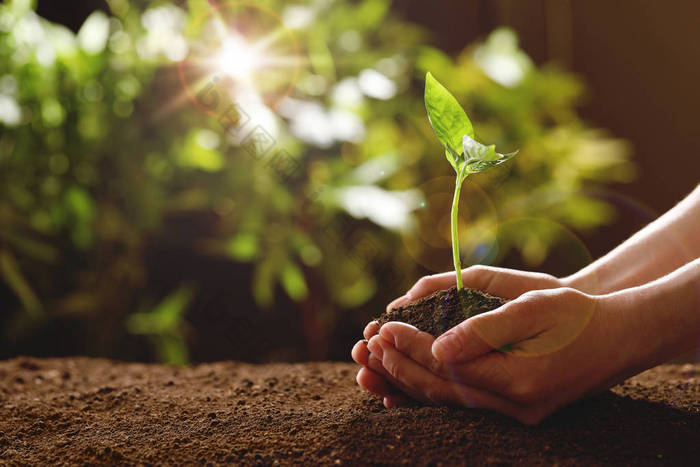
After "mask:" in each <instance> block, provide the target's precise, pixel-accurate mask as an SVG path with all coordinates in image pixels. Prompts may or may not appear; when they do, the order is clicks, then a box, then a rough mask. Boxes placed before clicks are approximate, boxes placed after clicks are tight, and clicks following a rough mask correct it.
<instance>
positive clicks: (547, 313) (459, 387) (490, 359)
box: [358, 288, 644, 424]
mask: <svg viewBox="0 0 700 467" xmlns="http://www.w3.org/2000/svg"><path fill="white" fill-rule="evenodd" d="M607 297H609V296H602V297H594V296H590V295H586V294H583V293H581V292H579V291H576V290H574V289H569V288H559V289H553V290H542V291H533V292H528V293H525V294H524V295H522V296H520V297H518V298H517V299H515V300H513V301H511V302H509V303H507V304H505V305H504V306H502V307H500V308H499V309H497V310H494V311H491V312H487V313H484V314H481V315H477V316H475V317H472V318H470V319H468V320H466V321H464V322H462V323H461V324H459V325H458V326H456V327H454V328H452V329H451V330H450V331H448V332H446V333H445V334H443V335H442V336H440V337H439V338H438V339H434V338H433V337H432V336H431V335H430V334H427V333H424V332H421V331H419V330H417V329H416V328H414V327H412V326H410V325H407V324H405V323H398V322H392V323H386V324H385V325H384V326H382V327H381V329H380V330H379V333H378V335H375V336H373V337H372V338H371V339H370V340H369V343H368V344H367V348H368V350H369V352H370V353H371V355H372V358H369V359H368V360H367V366H368V367H369V369H371V370H372V371H374V372H376V373H377V374H379V375H382V376H383V377H385V378H387V380H388V381H390V382H391V383H392V384H393V385H394V387H396V388H398V389H400V390H401V391H402V392H403V393H404V394H406V395H408V396H410V397H413V398H415V399H418V400H420V401H423V402H425V403H441V404H442V403H454V404H460V405H466V406H470V407H472V406H475V407H480V408H487V409H492V410H496V411H499V412H502V413H504V414H507V415H510V416H512V417H514V418H517V419H518V420H520V421H522V422H523V423H526V424H534V423H537V422H539V421H540V420H542V419H543V418H544V417H546V416H547V415H548V414H550V413H552V412H553V411H554V410H556V409H557V408H559V407H561V406H563V405H565V404H567V403H569V402H572V401H574V400H576V399H578V398H580V397H582V396H585V395H588V394H592V393H595V392H598V391H601V390H604V389H606V388H608V387H610V386H612V385H614V384H616V383H618V382H620V381H622V380H624V379H625V378H627V377H629V376H631V375H633V374H635V373H636V372H637V371H639V368H634V363H633V362H635V361H639V358H638V357H639V356H638V355H637V354H638V353H639V352H640V350H641V349H643V348H644V346H643V345H641V346H640V345H639V343H638V342H637V341H638V340H637V339H636V338H635V336H634V332H633V331H631V329H633V327H631V326H629V324H630V323H627V322H626V321H627V320H628V319H627V318H626V317H627V316H630V313H626V312H621V311H620V310H619V308H620V303H619V302H610V301H609V300H608V298H607ZM506 345H507V346H509V347H510V349H509V350H507V351H505V352H497V351H495V350H494V349H499V348H502V347H503V346H506ZM358 379H361V384H362V383H363V382H367V381H365V379H366V376H363V377H362V378H359V375H358ZM372 384H376V380H372V382H371V383H369V386H370V387H368V389H370V390H372V389H371V388H372V386H371V385H372ZM373 389H379V390H380V391H381V390H382V389H384V390H386V389H387V388H386V387H381V388H380V387H376V386H375V387H373ZM375 392H377V391H375ZM388 394H389V396H390V397H389V403H390V405H394V404H396V405H398V404H400V403H402V402H403V400H401V399H399V398H397V397H396V396H395V395H394V393H388Z"/></svg>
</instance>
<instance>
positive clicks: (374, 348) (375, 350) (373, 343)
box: [367, 338, 384, 360]
mask: <svg viewBox="0 0 700 467" xmlns="http://www.w3.org/2000/svg"><path fill="white" fill-rule="evenodd" d="M367 348H368V349H369V352H370V353H371V354H372V355H374V356H375V357H377V358H378V359H379V360H381V359H382V356H383V355H384V351H383V350H382V346H381V345H379V344H378V343H377V340H376V339H374V338H372V339H370V340H369V342H368V343H367Z"/></svg>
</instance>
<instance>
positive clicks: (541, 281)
mask: <svg viewBox="0 0 700 467" xmlns="http://www.w3.org/2000/svg"><path fill="white" fill-rule="evenodd" d="M462 280H463V282H464V286H465V287H470V288H473V289H477V290H482V291H484V292H486V293H489V294H491V295H496V296H499V297H503V298H508V299H514V298H517V297H518V296H520V295H521V294H523V293H525V292H528V291H530V290H539V289H548V288H557V287H562V286H563V283H562V281H561V280H560V279H557V278H556V277H554V276H551V275H549V274H542V273H535V272H525V271H518V270H514V269H504V268H496V267H491V266H472V267H470V268H466V269H464V270H462ZM453 285H455V274H454V272H446V273H443V274H435V275H432V276H425V277H423V278H421V279H420V280H419V281H418V282H416V284H415V285H414V286H413V287H412V288H411V289H410V290H409V291H408V292H406V294H405V295H403V296H402V297H399V298H397V299H396V300H394V301H393V302H391V303H390V304H389V305H388V306H387V310H391V309H392V308H396V307H399V306H401V305H404V304H406V303H409V302H411V301H414V300H417V299H419V298H421V297H424V296H427V295H429V294H431V293H432V292H435V291H437V290H443V289H447V288H450V287H452V286H453ZM378 331H379V323H377V322H376V321H372V322H371V323H369V324H368V325H367V326H366V327H365V329H364V332H363V335H364V337H365V339H366V340H369V339H371V338H372V337H373V336H374V335H376V334H377V332H378ZM352 357H353V359H354V360H355V361H356V362H357V363H359V364H360V365H362V366H363V368H361V369H360V371H359V373H358V375H357V382H358V384H360V386H362V387H364V388H365V389H367V390H368V391H371V392H374V393H376V394H378V395H380V396H382V397H384V402H385V405H386V404H388V405H387V406H389V405H397V404H399V403H402V402H404V401H405V400H406V397H405V395H404V394H403V393H402V391H400V389H398V387H397V384H398V383H397V381H396V380H395V379H394V378H392V377H391V375H389V374H388V373H386V372H385V371H381V370H376V371H372V370H370V369H369V359H370V357H371V356H370V352H369V351H368V350H367V343H366V341H359V342H358V343H357V344H355V347H354V348H353V350H352ZM375 363H376V362H375ZM373 366H374V367H375V368H376V367H378V366H377V365H376V364H375V365H373ZM399 386H400V385H399Z"/></svg>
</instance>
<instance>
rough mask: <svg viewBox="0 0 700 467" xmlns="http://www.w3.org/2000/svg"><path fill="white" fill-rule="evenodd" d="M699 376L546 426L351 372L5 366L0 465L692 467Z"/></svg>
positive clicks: (658, 372)
mask: <svg viewBox="0 0 700 467" xmlns="http://www.w3.org/2000/svg"><path fill="white" fill-rule="evenodd" d="M698 369H700V366H697V365H696V366H693V365H691V364H686V365H665V366H660V367H657V368H655V369H652V370H650V371H647V372H645V373H642V374H640V375H638V376H636V377H634V378H632V379H630V380H628V381H626V382H625V383H624V384H622V385H620V386H616V387H615V388H613V389H612V391H608V392H606V393H604V394H602V395H599V396H596V397H594V398H591V399H588V400H585V401H581V402H579V403H576V404H574V405H572V406H569V407H567V408H564V409H562V410H561V411H559V412H557V413H556V414H554V415H552V416H551V417H549V418H548V419H546V420H545V421H543V422H542V423H541V424H540V425H538V426H536V427H526V426H523V425H521V424H520V423H518V422H517V421H514V420H512V419H509V418H506V417H504V416H501V415H498V414H495V413H490V412H485V411H481V410H477V409H467V408H455V407H425V406H413V407H405V408H400V409H394V410H387V409H385V408H384V407H383V406H382V405H381V403H380V401H379V400H377V399H376V398H375V397H373V396H371V395H369V394H368V393H366V392H364V391H363V390H361V389H360V388H359V387H358V386H357V385H356V383H355V381H354V377H355V372H356V370H357V368H356V367H355V365H353V364H350V363H305V364H268V365H259V366H257V365H250V364H244V363H235V362H222V363H211V364H200V365H196V366H192V367H185V368H179V367H170V366H164V365H146V364H138V363H120V362H114V361H108V360H95V359H88V358H71V359H47V360H42V359H33V358H19V359H13V360H8V361H2V362H0V464H11V465H12V464H15V465H37V464H163V463H164V464H183V463H202V464H204V463H211V464H231V463H233V464H243V465H255V464H264V465H281V464H282V465H287V464H303V465H316V464H325V465H348V464H353V465H354V464H411V465H413V464H419V465H425V464H431V465H440V464H444V465H450V464H465V463H466V464H470V465H472V464H526V465H532V464H548V465H551V464H560V465H610V464H614V465H619V464H624V465H638V464H641V465H649V464H659V463H664V464H665V463H668V464H674V465H683V464H686V465H690V464H694V463H696V462H697V460H698V459H700V403H699V401H700V377H698V375H697V373H696V372H697V370H698Z"/></svg>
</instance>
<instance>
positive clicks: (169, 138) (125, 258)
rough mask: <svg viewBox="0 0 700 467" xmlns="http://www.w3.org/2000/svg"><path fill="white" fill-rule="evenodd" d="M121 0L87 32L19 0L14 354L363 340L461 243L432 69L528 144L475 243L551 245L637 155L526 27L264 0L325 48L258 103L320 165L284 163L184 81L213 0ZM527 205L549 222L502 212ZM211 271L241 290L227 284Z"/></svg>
mask: <svg viewBox="0 0 700 467" xmlns="http://www.w3.org/2000/svg"><path fill="white" fill-rule="evenodd" d="M108 4H109V6H110V8H111V12H110V15H106V14H103V13H100V12H97V13H94V14H93V15H92V16H90V17H89V18H88V19H87V21H86V22H85V24H84V25H83V27H82V28H81V30H80V32H79V33H78V34H77V35H76V34H73V33H72V32H70V31H68V30H67V29H65V28H64V27H62V26H59V25H56V24H51V23H49V22H47V21H44V20H42V19H41V18H39V17H37V16H36V14H35V13H34V11H33V3H32V2H30V1H17V0H15V1H10V2H5V3H3V4H2V5H0V132H1V133H0V135H1V137H0V193H1V195H0V277H1V278H2V284H4V285H3V287H4V289H3V291H2V292H0V293H2V294H3V297H4V302H5V303H6V306H4V307H3V309H4V311H3V314H2V318H1V319H2V323H3V324H2V332H3V334H4V335H3V341H2V342H3V345H2V353H3V354H6V355H7V354H13V353H16V352H20V351H21V352H26V353H39V354H41V353H43V354H61V353H64V352H65V353H76V352H81V353H90V354H93V355H107V356H114V357H121V358H160V359H165V360H169V361H172V362H184V361H186V360H188V359H199V358H246V359H258V360H260V359H267V358H306V357H312V358H323V357H326V356H337V355H344V353H346V352H344V350H343V349H345V348H346V347H347V344H348V343H349V342H351V341H352V339H354V334H355V333H356V331H357V330H358V329H360V327H361V324H362V323H363V322H365V321H366V320H367V318H368V317H370V316H372V315H374V314H376V313H377V311H376V310H380V309H381V307H382V306H383V303H385V302H386V301H387V300H388V299H390V298H391V297H393V296H395V295H396V294H397V293H399V292H402V291H403V290H405V288H406V287H407V286H408V285H410V283H411V282H412V281H413V280H415V278H416V277H418V276H419V275H420V274H422V273H423V272H425V268H426V267H428V268H431V269H441V268H442V269H447V268H448V267H449V264H450V261H449V258H450V255H449V251H450V250H449V232H447V234H446V235H445V232H443V231H442V230H441V229H440V228H439V223H438V224H435V223H433V222H432V221H431V219H434V218H436V216H437V217H439V216H440V214H438V213H441V212H443V211H444V209H443V206H439V205H437V204H433V203H432V202H431V197H430V193H427V188H426V187H427V186H429V185H430V183H431V181H435V180H438V181H439V180H440V178H439V177H441V176H444V175H446V174H448V173H449V167H446V166H445V164H442V163H440V162H439V161H440V159H441V157H442V156H441V155H439V154H435V151H434V143H433V137H432V135H431V130H430V127H429V125H428V123H427V122H426V121H425V117H424V113H423V112H424V111H423V105H422V99H421V94H422V77H423V76H424V74H425V72H426V71H427V70H431V71H433V72H434V73H435V74H436V75H438V76H440V77H441V79H443V80H444V82H445V84H446V86H447V87H448V88H449V89H451V90H452V92H453V93H454V94H455V96H456V97H457V98H458V99H459V100H460V102H463V103H465V105H466V107H467V111H468V113H469V115H470V116H471V117H472V120H473V121H474V122H475V123H476V125H477V128H478V129H479V134H478V135H477V136H478V137H479V138H480V139H481V140H484V141H490V142H494V143H495V144H497V145H498V146H499V147H506V148H512V147H513V146H515V145H518V146H520V147H521V156H520V157H518V158H517V159H516V160H514V162H513V163H512V164H507V165H508V166H510V167H499V168H497V169H494V170H493V171H491V172H489V173H488V174H486V175H484V176H483V177H482V178H483V180H480V181H479V186H470V184H469V183H467V184H466V185H465V188H466V189H467V194H468V196H470V205H474V204H479V203H477V202H475V198H474V197H475V196H477V194H478V195H479V196H481V197H482V198H479V199H483V200H487V201H483V202H482V203H481V205H483V206H488V209H484V210H483V211H479V210H478V209H471V210H469V211H468V215H466V216H465V217H464V218H463V219H462V221H461V222H463V223H465V224H466V223H469V229H462V231H463V232H465V233H464V234H463V239H462V240H463V241H462V245H463V250H462V254H463V255H464V258H465V262H466V263H469V262H470V261H482V262H495V261H500V260H501V259H502V258H504V257H505V256H506V255H507V252H509V251H519V252H520V253H521V254H522V257H523V259H524V261H525V262H526V263H527V264H531V265H538V264H541V263H542V261H544V260H545V259H546V257H547V253H548V251H549V249H550V247H552V246H553V245H556V243H557V242H558V241H559V240H560V237H561V232H562V227H561V226H564V227H567V228H570V229H575V230H577V231H585V230H586V229H590V228H594V227H596V226H598V225H600V224H602V223H605V222H608V221H609V220H610V219H611V218H612V216H613V211H612V208H611V207H610V206H609V205H608V204H606V203H605V202H603V201H601V200H598V199H595V198H593V197H591V196H589V195H587V194H586V190H585V189H586V188H589V187H594V186H595V185H596V184H601V183H606V182H609V181H621V180H627V179H629V177H630V174H631V166H630V163H629V161H628V158H627V156H628V153H627V150H626V145H625V144H624V143H623V142H621V141H619V140H615V139H611V138H608V137H607V136H605V135H604V133H602V132H600V131H598V130H594V129H592V128H590V127H589V126H587V125H586V124H585V123H584V122H582V121H581V119H580V118H579V117H578V116H577V114H576V111H575V106H576V104H577V102H578V100H579V98H580V96H581V94H582V92H583V86H582V84H581V82H580V81H579V80H578V79H577V78H576V77H574V76H572V75H570V74H567V73H565V72H562V71H560V70H557V69H555V68H551V67H544V68H537V67H535V66H534V65H533V64H532V62H531V61H530V60H529V58H528V57H527V56H526V55H525V54H524V53H523V52H522V51H520V50H519V49H518V48H517V42H516V38H515V37H514V35H513V33H512V32H510V31H508V30H498V31H496V32H494V34H492V35H491V36H490V37H489V38H488V39H487V40H486V41H485V42H484V43H480V44H475V45H473V46H470V47H468V48H467V49H466V50H465V51H464V52H463V53H461V54H460V55H459V56H457V57H455V58H452V57H449V56H447V55H445V54H443V53H442V52H440V51H439V50H436V49H434V48H431V47H429V46H427V45H425V44H427V43H429V38H428V35H427V34H426V32H425V31H423V30H421V29H420V28H419V27H417V26H415V25H411V24H408V23H406V22H405V21H402V20H401V18H399V17H397V16H395V15H394V14H392V13H391V11H390V2H389V1H388V0H363V1H360V2H346V1H340V0H329V1H323V2H321V1H312V2H300V3H299V4H296V5H293V6H290V5H289V4H288V3H287V2H283V1H281V0H274V1H273V0H270V1H263V2H260V4H261V5H264V6H266V7H268V8H270V9H271V10H272V11H275V12H277V13H278V14H279V16H280V17H281V18H282V19H283V20H285V21H286V23H287V24H288V25H289V27H290V28H293V32H294V35H295V37H296V39H297V40H298V42H299V45H300V49H301V53H302V55H303V56H305V57H307V58H308V60H307V61H305V63H304V67H303V69H302V71H301V74H300V76H299V80H298V82H297V85H296V87H295V90H294V92H293V94H292V95H291V98H292V99H291V100H288V101H287V102H286V106H282V107H280V109H279V110H278V111H277V112H272V110H271V109H264V108H262V109H259V110H260V111H261V112H262V113H263V114H264V115H266V117H265V118H266V119H267V120H266V121H267V122H268V124H267V126H266V128H267V130H268V131H270V132H271V133H272V134H273V135H274V137H275V140H276V144H277V145H278V147H279V148H282V149H284V150H286V151H288V153H289V154H291V155H292V156H294V157H296V158H297V159H298V160H299V161H300V163H301V166H302V170H301V171H300V172H298V173H297V174H295V176H294V177H293V178H292V179H290V180H288V181H285V182H281V181H280V180H279V179H278V178H276V177H275V176H274V175H273V174H271V172H270V170H269V168H267V167H266V166H265V165H264V164H260V163H259V161H257V160H256V159H255V158H253V157H250V155H249V154H248V153H247V152H246V150H245V149H244V148H242V147H239V146H237V145H236V144H235V143H234V142H231V141H230V140H229V138H228V137H227V135H226V133H225V130H224V129H223V128H222V127H221V125H220V124H219V122H218V121H217V119H216V118H215V117H214V116H211V115H208V114H207V113H205V112H202V111H201V110H200V109H199V108H197V107H196V106H194V105H192V103H191V102H189V101H188V100H187V99H184V98H183V97H182V96H183V89H182V86H181V85H180V82H179V80H178V77H177V66H176V63H177V61H179V60H181V59H182V53H183V51H186V48H187V44H188V43H190V42H191V41H193V40H195V39H196V33H195V32H192V31H191V30H190V29H188V25H190V24H194V23H195V22H196V18H198V17H201V15H202V14H205V11H204V9H206V8H209V6H208V4H207V2H206V1H195V0H193V1H189V2H187V3H186V4H184V5H183V4H181V3H178V4H175V3H169V2H149V3H148V6H147V7H144V6H143V5H144V4H143V3H141V2H129V1H127V0H110V1H109V2H108ZM508 171H512V172H513V173H512V174H510V175H509V176H508V177H507V178H506V177H505V174H506V173H507V172H508ZM496 187H498V189H497V190H496V189H495V188H496ZM448 189H449V188H448ZM463 211H464V212H467V211H466V210H465V209H464V208H463ZM519 219H539V220H542V219H544V220H547V221H549V222H544V221H536V222H528V223H526V224H524V225H519V228H517V229H513V228H507V226H505V227H504V225H505V224H504V222H506V221H508V220H512V221H513V222H517V221H518V220H519ZM431 224H432V225H431ZM510 225H513V224H510ZM436 226H437V227H438V228H436ZM425 235H436V236H437V237H438V238H437V241H433V242H432V243H431V242H426V241H425V240H424V236H425ZM496 240H497V241H496ZM494 245H497V246H498V248H497V249H496V248H495V247H494ZM436 252H437V253H439V254H436ZM426 258H427V259H426ZM224 265H231V267H232V268H234V269H226V268H227V267H228V266H224ZM217 268H221V270H222V271H239V272H240V274H238V275H237V276H235V277H234V276H232V275H226V274H218V275H216V274H213V273H210V271H217V270H219V269H217ZM212 282H216V283H217V284H218V287H219V288H220V289H221V290H223V291H225V292H222V293H219V294H218V295H216V297H215V298H211V296H210V294H209V292H208V291H209V290H211V289H212ZM229 295H230V296H229ZM241 297H243V299H241ZM246 297H247V298H246ZM248 299H249V300H248ZM212 300H213V301H212ZM214 309H215V310H216V319H205V320H199V318H198V316H199V315H201V314H202V313H205V314H206V313H207V312H210V311H211V310H214ZM284 310H287V311H289V310H291V314H289V313H287V315H286V316H292V318H290V319H294V320H296V322H298V323H299V326H298V327H295V328H294V330H293V332H292V331H289V332H286V335H290V334H294V333H298V334H299V336H298V339H296V340H295V339H292V340H288V341H280V342H283V343H282V344H279V345H278V347H279V346H282V347H284V348H282V349H281V350H280V349H275V348H274V347H275V345H274V344H271V342H272V341H274V340H268V341H266V342H265V345H264V346H263V347H264V348H261V349H258V350H259V351H257V352H255V353H253V354H251V353H245V352H247V351H246V346H247V344H246V343H244V342H242V341H240V342H238V344H233V345H231V346H230V348H226V350H222V351H221V352H219V353H215V354H207V355H206V356H204V357H201V356H199V355H203V354H201V353H199V352H198V350H197V349H198V348H199V347H198V346H201V345H203V343H204V342H205V341H206V340H207V331H206V329H207V328H206V327H204V328H203V327H202V326H200V324H199V323H202V322H206V321H212V320H213V321H216V322H221V321H222V320H224V319H225V318H226V317H228V316H232V317H234V318H235V319H234V322H233V324H232V325H231V327H230V329H231V331H230V332H231V333H234V334H235V335H236V336H241V338H243V337H245V336H246V335H252V334H255V333H256V332H257V331H259V329H258V328H257V327H256V326H258V325H259V324H260V323H261V322H262V321H260V320H268V321H267V322H273V323H274V322H275V321H276V320H279V317H280V316H282V314H283V313H284ZM350 310H353V313H352V314H350V313H348V311H350ZM134 315H135V316H134ZM294 317H296V318H294ZM236 323H239V324H236ZM246 323H247V324H246ZM219 327H221V326H219ZM285 331H286V330H285V329H282V330H279V331H278V332H279V333H280V335H281V336H283V337H284V335H285ZM236 333H237V334H236ZM331 337H333V346H331V345H330V344H329V342H330V341H331ZM234 341H235V340H234ZM303 343H305V344H303ZM151 345H152V347H149V346H151ZM149 349H153V350H154V353H153V354H151V353H150V352H151V351H150V350H149ZM290 349H291V350H290ZM295 349H296V350H295ZM278 350H279V351H280V352H277V351H278ZM188 352H189V354H190V355H189V356H188ZM275 352H277V353H275ZM149 356H152V357H149Z"/></svg>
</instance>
